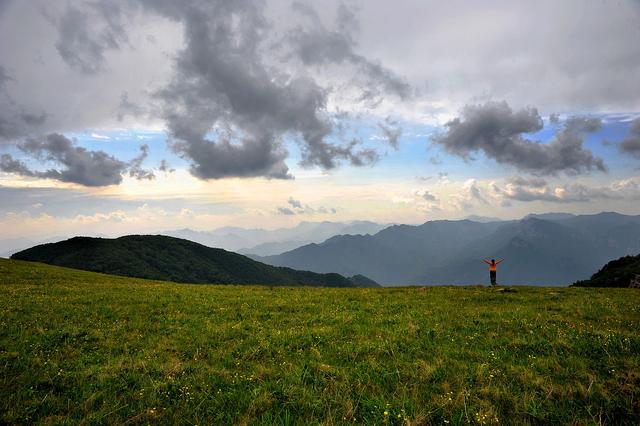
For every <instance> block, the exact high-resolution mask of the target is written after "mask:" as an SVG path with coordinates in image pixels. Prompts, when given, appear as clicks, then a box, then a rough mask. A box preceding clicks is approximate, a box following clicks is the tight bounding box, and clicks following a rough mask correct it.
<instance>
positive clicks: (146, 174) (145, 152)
mask: <svg viewBox="0 0 640 426" xmlns="http://www.w3.org/2000/svg"><path fill="white" fill-rule="evenodd" d="M148 156H149V145H147V144H144V145H142V146H140V154H139V155H138V156H137V157H135V158H133V159H132V160H131V161H129V176H131V177H134V178H136V179H138V180H144V179H146V180H153V179H155V177H156V175H155V174H153V171H152V170H148V169H144V168H143V167H142V163H143V162H144V160H146V159H147V157H148Z"/></svg>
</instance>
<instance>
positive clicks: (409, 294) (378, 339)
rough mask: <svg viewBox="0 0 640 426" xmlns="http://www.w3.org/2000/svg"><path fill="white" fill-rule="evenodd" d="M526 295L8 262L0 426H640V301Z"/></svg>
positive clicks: (592, 292)
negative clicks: (166, 277) (171, 277)
mask: <svg viewBox="0 0 640 426" xmlns="http://www.w3.org/2000/svg"><path fill="white" fill-rule="evenodd" d="M515 290H516V291H515V292H496V291H494V290H491V289H489V288H482V287H430V288H384V289H321V288H295V289H294V288H269V287H244V286H242V287H241V286H207V285H186V284H172V283H161V282H153V281H144V280H137V279H128V278H122V277H113V276H108V275H100V274H94V273H89V272H81V271H75V270H70V269H64V268H56V267H50V266H44V265H39V264H33V263H26V262H17V261H7V260H0V315H1V316H0V423H9V424H14V423H16V424H20V423H25V424H26V423H29V424H31V423H41V424H77V423H83V424H104V423H106V424H140V423H144V424H147V423H165V424H231V423H233V424H245V423H246V424H309V423H311V424H317V423H323V424H343V423H351V424H353V423H367V424H448V425H454V424H480V425H485V424H640V404H639V400H640V333H639V330H640V291H638V290H632V289H588V288H535V287H517V288H515Z"/></svg>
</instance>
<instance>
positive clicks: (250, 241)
mask: <svg viewBox="0 0 640 426" xmlns="http://www.w3.org/2000/svg"><path fill="white" fill-rule="evenodd" d="M387 226H388V225H383V224H378V223H374V222H368V221H352V222H301V223H300V224H298V225H297V226H295V227H293V228H279V229H274V230H266V229H245V228H238V227H229V226H228V227H223V228H219V229H216V230H213V231H193V230H191V229H179V230H173V231H163V232H160V234H162V235H167V236H170V237H176V238H183V239H186V240H191V241H195V242H197V243H200V244H203V245H206V246H209V247H218V248H223V249H226V250H231V251H235V252H239V253H243V254H254V255H260V256H268V255H273V254H279V253H283V252H285V251H289V250H293V249H295V248H298V247H301V246H303V245H305V244H310V243H319V242H322V241H324V240H326V239H327V238H330V237H333V236H335V235H345V234H347V235H355V234H375V233H376V232H378V231H380V230H381V229H384V228H386V227H387Z"/></svg>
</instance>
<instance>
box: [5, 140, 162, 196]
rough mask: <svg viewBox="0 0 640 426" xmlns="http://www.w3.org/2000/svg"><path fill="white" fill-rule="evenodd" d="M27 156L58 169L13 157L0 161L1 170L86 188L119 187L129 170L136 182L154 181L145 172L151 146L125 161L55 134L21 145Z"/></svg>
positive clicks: (6, 155) (145, 147) (23, 142)
mask: <svg viewBox="0 0 640 426" xmlns="http://www.w3.org/2000/svg"><path fill="white" fill-rule="evenodd" d="M18 148H19V149H20V150H21V151H22V152H24V153H25V154H27V155H29V156H31V157H33V158H35V159H37V160H39V161H40V162H43V163H54V164H56V165H58V166H61V167H60V168H59V169H58V168H52V169H49V170H46V171H39V170H32V169H30V168H29V167H27V165H25V164H24V163H23V162H21V161H19V160H14V159H13V158H12V157H11V156H10V155H9V154H4V155H2V157H1V158H0V170H2V171H3V172H6V173H15V174H18V175H21V176H28V177H38V178H48V179H55V180H59V181H61V182H70V183H77V184H80V185H84V186H106V185H116V184H119V183H120V182H122V174H123V173H124V172H126V171H129V173H130V175H131V176H132V177H135V178H136V179H153V177H154V176H153V173H152V172H150V171H147V170H144V169H142V167H141V165H142V162H143V161H144V159H145V158H146V156H147V154H148V147H147V146H146V145H143V146H142V147H141V150H142V152H141V154H140V155H139V156H137V157H135V158H134V159H133V160H132V161H131V162H128V163H126V162H123V161H120V160H118V159H116V158H115V157H113V156H111V155H109V154H107V153H106V152H104V151H89V150H87V149H86V148H83V147H79V146H76V145H75V142H74V141H72V140H71V139H68V138H67V137H65V136H64V135H61V134H58V133H52V134H50V135H47V136H46V137H43V138H29V139H26V140H24V141H22V142H21V143H19V144H18Z"/></svg>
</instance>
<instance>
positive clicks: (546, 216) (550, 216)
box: [524, 213, 576, 220]
mask: <svg viewBox="0 0 640 426" xmlns="http://www.w3.org/2000/svg"><path fill="white" fill-rule="evenodd" d="M572 217H576V215H574V214H572V213H531V214H528V215H526V216H525V217H524V218H525V219H531V218H533V219H542V220H564V219H571V218H572Z"/></svg>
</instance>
